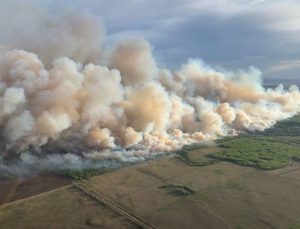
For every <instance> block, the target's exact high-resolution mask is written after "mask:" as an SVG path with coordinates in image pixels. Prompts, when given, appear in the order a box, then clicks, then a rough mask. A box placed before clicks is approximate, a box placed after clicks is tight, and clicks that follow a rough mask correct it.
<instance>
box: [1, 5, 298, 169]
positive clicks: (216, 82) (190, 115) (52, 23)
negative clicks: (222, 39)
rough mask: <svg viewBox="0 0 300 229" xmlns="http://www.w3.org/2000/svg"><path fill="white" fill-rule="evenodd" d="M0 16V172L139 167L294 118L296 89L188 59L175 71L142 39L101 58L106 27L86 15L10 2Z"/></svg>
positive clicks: (253, 71) (252, 70)
mask: <svg viewBox="0 0 300 229" xmlns="http://www.w3.org/2000/svg"><path fill="white" fill-rule="evenodd" d="M16 7H19V9H20V8H21V9H22V11H21V12H20V11H18V12H19V13H18V14H12V12H13V10H16ZM52 13H53V12H52ZM0 15H1V16H0V28H1V31H2V32H1V35H0V45H1V47H3V48H2V49H1V50H0V107H1V110H0V126H1V132H0V138H1V146H0V147H1V152H0V158H2V159H0V161H1V163H0V169H1V171H8V170H9V166H7V165H5V164H4V161H6V160H7V158H11V157H15V156H17V155H19V158H20V159H19V160H20V162H21V164H26V165H33V164H39V165H40V166H41V167H45V168H47V169H49V168H50V167H51V168H53V169H57V167H59V168H62V167H64V166H65V167H76V166H77V167H78V166H79V167H80V166H90V165H91V164H93V166H96V167H97V166H98V164H97V163H98V162H99V163H100V164H101V162H103V161H105V160H107V159H115V160H120V161H140V160H143V159H144V158H145V157H148V156H151V155H153V154H156V153H157V152H166V151H173V150H176V149H178V148H179V147H181V146H183V145H185V144H189V143H193V142H201V141H203V142H205V141H212V140H214V139H216V138H220V137H223V136H227V135H236V134H238V133H239V132H241V131H244V130H264V129H265V128H268V127H270V126H272V125H273V124H274V123H276V121H278V120H281V119H285V118H288V117H290V116H292V115H294V114H297V113H299V111H300V106H299V105H300V93H299V89H298V88H297V87H296V86H291V87H290V88H289V89H288V90H284V89H283V87H281V86H279V87H278V88H276V89H268V90H266V89H264V88H263V87H262V85H261V77H260V75H261V73H260V71H259V70H257V69H255V68H253V67H250V68H249V69H248V70H246V71H237V72H229V71H225V70H222V71H220V70H216V69H214V68H212V67H210V66H207V65H206V64H205V63H203V62H202V61H200V60H189V61H188V62H187V63H185V64H183V65H182V67H181V68H180V69H178V70H177V71H174V72H172V71H170V70H167V69H161V68H159V65H158V64H157V63H156V61H155V59H154V57H153V55H152V53H151V46H150V45H149V44H148V42H147V41H145V40H142V39H133V40H123V41H120V42H119V43H117V44H116V45H115V46H114V47H113V48H111V49H109V50H105V51H104V49H103V48H102V44H103V42H104V32H103V28H102V26H101V24H99V23H98V19H97V18H95V17H93V16H91V15H89V14H87V13H83V14H82V13H79V12H75V11H68V12H67V13H64V14H60V13H58V14H55V15H51V14H50V13H49V12H48V11H47V10H45V9H43V8H41V7H38V6H37V5H36V4H27V5H26V4H24V5H22V3H19V4H18V5H17V6H16V4H8V3H7V4H6V5H5V7H0ZM103 53H105V55H104V54H103ZM99 63H107V66H104V65H101V64H99ZM61 149H63V150H64V151H67V152H68V153H65V154H57V152H56V153H55V151H56V150H61ZM26 150H31V152H30V153H29V152H27V153H26V152H24V151H26ZM82 160H87V161H82ZM96 162H97V163H96ZM95 163H96V164H97V165H95ZM12 167H13V168H15V167H16V166H12Z"/></svg>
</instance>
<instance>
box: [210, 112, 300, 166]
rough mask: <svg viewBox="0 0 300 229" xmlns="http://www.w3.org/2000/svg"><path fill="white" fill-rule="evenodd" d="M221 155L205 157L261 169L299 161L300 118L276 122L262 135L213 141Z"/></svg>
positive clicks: (260, 133)
mask: <svg viewBox="0 0 300 229" xmlns="http://www.w3.org/2000/svg"><path fill="white" fill-rule="evenodd" d="M217 145H218V147H220V148H221V151H219V152H216V153H213V154H211V155H209V157H212V158H215V159H219V160H225V161H231V162H234V163H237V164H240V165H246V166H255V167H258V168H261V169H268V170H271V169H277V168H281V167H284V166H286V165H288V164H290V163H292V162H293V161H299V160H300V116H299V115H297V116H294V117H293V118H291V119H287V120H284V121H281V122H278V123H277V124H276V125H275V126H273V127H272V128H270V129H267V130H266V131H264V132H256V133H247V134H243V135H241V136H238V137H227V138H224V139H220V140H218V141H217Z"/></svg>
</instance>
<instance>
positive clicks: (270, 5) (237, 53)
mask: <svg viewBox="0 0 300 229" xmlns="http://www.w3.org/2000/svg"><path fill="white" fill-rule="evenodd" d="M44 1H45V2H48V4H49V5H51V6H52V7H53V9H56V8H61V7H64V6H67V7H73V8H75V9H78V10H86V11H90V12H92V13H93V14H95V15H97V16H98V17H99V20H101V21H102V22H103V24H104V25H105V27H106V33H107V38H108V40H110V41H116V40H118V39H123V38H124V37H144V38H145V39H147V40H148V41H149V42H150V43H151V45H152V48H153V52H154V55H155V57H156V59H157V60H158V63H159V65H160V66H161V67H168V68H172V69H176V68H179V67H180V65H181V64H182V63H185V62H186V61H187V60H188V59H189V58H200V59H202V60H204V61H205V62H206V63H208V64H210V65H213V66H220V67H222V68H226V69H240V68H248V67H249V66H255V67H257V68H259V69H260V70H261V71H262V74H263V78H264V79H265V81H266V82H273V81H276V82H287V83H290V82H292V83H293V82H296V83H299V82H300V14H299V12H300V1H299V0H128V1H124V0H65V1H63V3H62V1H60V0H44Z"/></svg>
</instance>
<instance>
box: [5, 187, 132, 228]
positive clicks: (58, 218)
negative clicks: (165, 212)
mask: <svg viewBox="0 0 300 229" xmlns="http://www.w3.org/2000/svg"><path fill="white" fill-rule="evenodd" d="M0 228H1V229H6V228H7V229H11V228H20V229H21V228H22V229H23V228H30V229H35V228H36V229H41V228H53V229H60V228H70V229H76V228H112V229H114V228H137V227H136V226H135V225H133V224H132V223H131V222H129V221H128V220H127V219H125V218H124V217H122V216H120V215H119V214H117V213H115V212H114V211H112V210H111V209H109V208H108V207H106V206H104V205H102V204H101V203H99V202H97V201H95V200H94V199H92V198H90V197H89V196H88V195H86V194H84V193H83V192H81V191H80V190H78V189H77V188H75V187H73V186H71V185H69V186H66V187H62V188H59V189H56V190H53V191H50V192H47V193H43V194H40V195H37V196H34V197H29V198H27V199H24V200H19V201H16V202H14V203H11V204H8V205H2V206H1V207H0Z"/></svg>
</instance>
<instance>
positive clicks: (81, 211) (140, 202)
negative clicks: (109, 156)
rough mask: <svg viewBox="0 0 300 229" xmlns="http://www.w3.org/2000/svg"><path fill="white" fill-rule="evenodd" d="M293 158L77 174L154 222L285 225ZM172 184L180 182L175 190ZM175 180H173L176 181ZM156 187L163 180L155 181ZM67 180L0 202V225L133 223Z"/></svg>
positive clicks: (298, 168) (296, 189)
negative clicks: (281, 162) (277, 164)
mask: <svg viewBox="0 0 300 229" xmlns="http://www.w3.org/2000/svg"><path fill="white" fill-rule="evenodd" d="M299 172H300V165H299V164H297V163H294V164H293V165H291V166H288V167H286V168H283V169H279V170H275V171H261V170H256V169H254V168H250V167H243V166H239V165H234V164H231V163H227V162H220V163H217V164H213V165H209V166H204V167H201V166H198V167H197V166H194V167H192V166H187V165H186V164H184V163H183V162H182V161H181V160H179V159H175V158H165V159H159V160H152V161H148V162H145V163H142V164H137V165H135V166H131V167H125V168H122V169H119V170H116V171H113V172H109V173H106V174H103V175H99V176H95V177H92V178H90V179H89V180H86V181H83V182H81V184H83V185H84V186H85V187H86V188H87V189H88V190H92V191H93V192H94V193H98V194H99V195H101V196H103V197H105V199H106V200H109V201H111V202H112V203H113V204H116V205H117V206H119V207H120V208H122V209H126V210H128V212H131V213H133V214H135V215H137V216H139V217H140V218H142V219H143V220H144V221H145V222H148V223H150V224H152V225H154V226H155V227H157V228H172V229H173V228H216V229H219V228H222V229H223V228H259V229H261V228H262V229H263V228H280V229H281V228H289V227H290V226H292V225H295V224H296V223H299V222H300V183H299V175H300V173H299ZM167 184H173V185H175V186H172V187H178V186H180V187H188V188H189V189H191V190H192V191H193V192H191V193H188V194H187V193H186V192H185V193H183V194H182V193H180V192H178V190H175V191H176V192H174V190H173V189H172V188H169V187H170V186H165V185H167ZM176 185H177V186H176ZM162 187H164V188H162ZM115 211H116V210H114V211H113V210H112V209H110V208H109V207H107V206H104V205H103V204H102V203H101V202H99V201H96V200H95V199H93V198H91V197H89V196H88V195H86V194H84V193H83V192H82V191H81V190H80V189H77V188H76V187H74V186H73V185H70V186H67V187H63V188H60V189H58V190H54V191H50V192H47V193H44V194H40V195H37V196H34V197H31V198H28V199H25V200H21V201H16V202H14V203H11V204H8V205H4V206H2V207H0V228H134V227H137V226H136V224H133V223H131V222H130V221H129V220H128V219H127V218H126V217H124V216H121V215H120V214H119V213H117V212H118V211H116V212H115Z"/></svg>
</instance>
